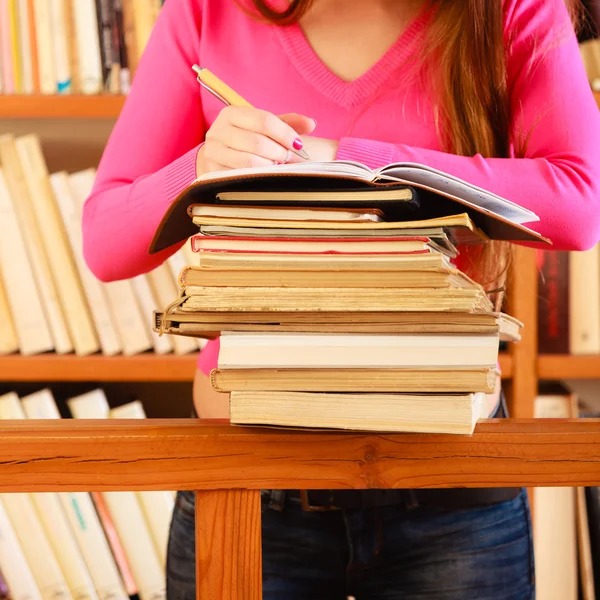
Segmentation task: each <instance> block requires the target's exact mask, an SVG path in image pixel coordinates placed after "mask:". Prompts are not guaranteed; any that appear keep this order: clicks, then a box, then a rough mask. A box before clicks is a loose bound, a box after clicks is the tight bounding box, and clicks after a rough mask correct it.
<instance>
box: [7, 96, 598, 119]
mask: <svg viewBox="0 0 600 600" xmlns="http://www.w3.org/2000/svg"><path fill="white" fill-rule="evenodd" d="M594 96H595V98H596V102H597V103H598V106H599V107H600V92H594ZM124 102H125V96H112V95H108V94H106V95H100V96H40V95H35V96H18V95H17V96H11V95H8V94H7V95H2V96H0V119H116V118H117V117H118V116H119V113H120V112H121V109H122V108H123V103H124Z"/></svg>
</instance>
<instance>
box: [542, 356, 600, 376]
mask: <svg viewBox="0 0 600 600" xmlns="http://www.w3.org/2000/svg"><path fill="white" fill-rule="evenodd" d="M538 377H539V378H540V379H545V380H548V381H552V380H556V379H600V355H590V356H572V355H570V354H542V355H541V356H539V357H538Z"/></svg>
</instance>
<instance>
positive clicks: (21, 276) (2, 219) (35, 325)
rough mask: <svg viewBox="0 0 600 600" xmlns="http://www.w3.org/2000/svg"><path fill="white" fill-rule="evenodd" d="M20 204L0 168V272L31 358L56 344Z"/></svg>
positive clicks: (22, 347)
mask: <svg viewBox="0 0 600 600" xmlns="http://www.w3.org/2000/svg"><path fill="white" fill-rule="evenodd" d="M0 154H1V151H0ZM14 191H15V190H13V192H14ZM17 204H19V202H17V201H16V198H13V197H12V192H11V191H9V189H8V186H7V182H6V180H5V178H4V173H3V171H2V169H0V270H1V271H2V277H3V279H4V283H5V292H6V300H7V302H8V306H9V307H10V312H11V316H12V319H13V321H14V325H15V329H16V334H17V339H18V343H19V348H20V350H21V354H24V355H31V354H37V353H38V352H46V351H49V350H52V349H53V347H54V343H53V340H52V336H51V334H50V328H49V326H48V322H47V321H46V318H45V315H44V311H43V308H42V297H41V294H40V293H39V290H38V289H37V288H36V285H35V278H34V275H33V269H32V263H31V261H30V259H29V256H28V254H27V248H26V244H25V241H24V238H23V235H22V231H21V229H20V224H19V222H18V220H17V215H16V212H15V208H16V206H15V205H17Z"/></svg>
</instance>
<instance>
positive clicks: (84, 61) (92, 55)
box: [73, 0, 103, 94]
mask: <svg viewBox="0 0 600 600" xmlns="http://www.w3.org/2000/svg"><path fill="white" fill-rule="evenodd" d="M73 12H74V17H75V32H76V36H77V62H78V65H79V85H80V87H81V93H82V94H99V93H101V92H102V83H103V78H102V64H103V63H102V57H101V55H100V38H99V35H98V31H99V30H98V15H97V12H96V3H95V1H94V0H75V2H74V4H73Z"/></svg>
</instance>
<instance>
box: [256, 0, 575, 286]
mask: <svg viewBox="0 0 600 600" xmlns="http://www.w3.org/2000/svg"><path fill="white" fill-rule="evenodd" d="M313 1H314V0H291V1H290V3H289V6H287V8H285V10H283V11H281V12H277V11H276V10H275V9H273V8H272V7H271V6H269V3H268V1H267V0H252V2H253V4H254V6H255V8H256V9H257V10H258V12H259V13H260V15H262V17H263V18H265V19H267V20H269V21H271V22H273V23H276V24H279V25H288V24H291V23H294V22H296V21H297V20H298V19H300V18H301V17H302V16H303V15H304V14H305V13H306V12H307V11H308V9H309V8H310V6H311V5H312V3H313ZM565 1H566V3H567V5H569V8H570V10H571V13H572V15H573V18H574V19H576V18H577V15H578V14H579V13H578V0H565ZM426 4H427V5H428V6H430V7H431V8H432V9H433V10H432V17H431V21H430V23H429V28H428V32H427V34H426V39H425V42H424V44H423V49H426V50H424V51H423V56H422V59H423V62H422V64H423V65H424V66H431V69H430V71H431V85H432V89H433V91H434V94H435V105H436V107H437V117H438V123H439V127H438V131H439V135H440V140H441V143H442V147H443V148H444V150H445V151H446V152H450V153H452V154H460V155H463V156H473V155H475V154H479V155H481V156H482V157H484V158H491V157H496V158H507V157H509V156H510V150H511V146H512V147H513V148H514V152H515V154H516V156H517V157H519V156H520V157H522V156H524V155H525V151H526V143H527V138H526V135H525V136H523V137H519V139H514V137H512V136H511V130H512V126H511V125H512V123H511V114H510V104H509V98H508V87H507V73H506V52H507V47H506V43H505V39H504V15H503V7H502V4H503V3H502V1H501V0H426ZM508 43H510V40H508ZM464 254H465V255H466V259H467V260H466V263H467V264H466V265H465V270H466V271H467V272H468V273H469V274H470V275H471V276H472V277H473V278H474V279H476V280H477V281H479V282H480V283H481V284H482V285H484V286H485V287H486V288H487V289H488V290H494V289H497V288H500V287H501V286H503V284H504V281H505V278H506V272H507V269H508V266H509V263H510V255H511V246H510V245H509V244H507V243H503V242H498V241H492V242H490V243H488V244H486V245H485V246H482V247H473V248H469V249H468V250H467V251H466V252H464Z"/></svg>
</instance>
